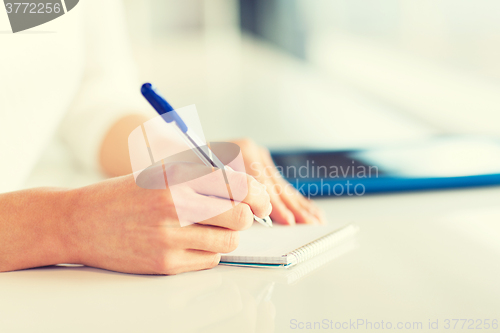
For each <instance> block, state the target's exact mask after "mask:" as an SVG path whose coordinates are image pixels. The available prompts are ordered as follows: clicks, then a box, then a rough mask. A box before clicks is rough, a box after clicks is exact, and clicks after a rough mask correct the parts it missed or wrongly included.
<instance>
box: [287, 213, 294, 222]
mask: <svg viewBox="0 0 500 333" xmlns="http://www.w3.org/2000/svg"><path fill="white" fill-rule="evenodd" d="M286 222H287V223H288V224H290V225H294V224H295V216H294V215H293V213H292V212H290V211H288V213H287V217H286Z"/></svg>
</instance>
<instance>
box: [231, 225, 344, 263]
mask: <svg viewBox="0 0 500 333" xmlns="http://www.w3.org/2000/svg"><path fill="white" fill-rule="evenodd" d="M344 226H345V225H339V224H336V223H335V224H329V225H324V226H323V225H296V226H282V225H277V224H275V225H274V227H273V228H266V227H264V226H262V225H260V224H254V225H253V226H252V227H251V228H250V229H248V230H245V231H242V232H240V243H239V246H238V248H237V249H236V250H234V251H233V252H231V253H228V254H223V255H222V259H221V261H223V262H242V263H245V262H246V263H276V264H278V263H281V264H286V263H287V259H286V257H284V256H285V255H286V254H288V253H290V252H292V251H295V250H297V249H299V248H301V247H303V246H304V245H307V244H309V243H311V242H314V241H316V240H318V239H319V238H322V237H324V236H326V235H328V234H331V233H332V232H334V231H336V230H339V229H341V228H342V227H344Z"/></svg>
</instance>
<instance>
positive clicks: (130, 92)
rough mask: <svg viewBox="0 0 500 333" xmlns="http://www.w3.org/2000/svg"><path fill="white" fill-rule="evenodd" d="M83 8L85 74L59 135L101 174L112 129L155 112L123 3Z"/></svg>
mask: <svg viewBox="0 0 500 333" xmlns="http://www.w3.org/2000/svg"><path fill="white" fill-rule="evenodd" d="M79 6H82V7H83V8H82V10H83V11H84V13H83V14H84V38H85V70H84V74H83V78H82V82H81V86H80V88H79V90H78V92H77V93H76V95H75V99H74V100H73V102H72V105H71V107H70V109H69V110H68V113H67V115H66V116H65V118H64V120H63V121H62V123H61V127H60V131H59V133H60V135H61V137H62V140H63V141H64V142H66V143H67V144H68V145H69V147H70V149H71V150H72V151H73V152H74V154H75V157H76V159H77V160H78V161H79V162H80V163H82V164H83V165H84V166H85V167H87V168H91V169H94V170H99V169H100V165H99V151H100V147H101V143H102V141H103V140H104V137H105V135H106V133H107V132H108V130H109V129H110V127H111V126H112V125H113V124H114V123H116V122H117V121H118V120H119V119H121V118H122V117H124V116H126V115H127V114H137V113H144V114H146V115H149V116H153V115H154V114H153V113H147V111H145V110H148V109H149V108H148V105H147V103H146V102H145V101H144V100H143V98H142V96H141V94H140V84H139V82H138V80H137V77H136V72H135V66H134V61H133V58H132V54H131V50H130V46H129V44H128V37H127V31H126V25H125V17H124V10H123V7H122V4H121V2H120V0H106V1H102V0H100V1H99V0H85V1H81V2H80V4H79Z"/></svg>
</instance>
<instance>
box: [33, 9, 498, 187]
mask: <svg viewBox="0 0 500 333" xmlns="http://www.w3.org/2000/svg"><path fill="white" fill-rule="evenodd" d="M123 2H124V7H125V14H126V20H127V25H128V31H129V36H130V41H131V45H132V51H133V55H134V57H135V60H136V63H137V67H138V70H139V76H140V80H141V82H152V83H154V84H155V85H156V86H157V87H158V88H159V89H160V91H161V92H162V94H163V95H164V96H165V97H166V98H167V99H168V100H169V101H170V102H171V103H172V105H174V107H177V108H180V107H183V106H187V105H191V104H195V105H196V107H197V109H198V114H199V115H200V119H201V122H202V125H203V128H204V131H205V137H206V138H207V140H209V141H218V140H219V141H220V140H229V139H236V138H241V137H250V138H252V139H253V140H255V141H256V142H257V143H259V144H262V145H265V146H268V147H269V148H271V149H274V148H277V149H283V148H316V149H336V148H360V147H370V146H379V145H384V144H393V143H405V142H409V143H411V142H414V141H420V140H422V139H426V138H429V137H432V136H437V135H450V134H474V135H476V134H479V135H488V136H495V137H500V20H499V19H498V18H499V17H500V2H499V1H496V0H479V1H473V0H454V1H451V0H183V1H174V0H123ZM61 149H62V148H61ZM58 154H59V155H63V154H61V153H58ZM45 155H46V158H45V159H44V160H42V161H41V162H40V165H39V167H38V169H37V170H35V171H34V173H33V176H32V178H31V180H30V181H28V182H27V184H26V187H35V186H46V185H47V184H50V185H52V186H54V185H57V184H60V185H61V186H68V184H72V185H73V186H83V185H86V184H90V183H92V182H95V181H97V180H99V179H101V178H96V177H97V176H96V177H94V176H92V177H93V178H92V177H90V178H85V177H87V176H85V177H81V176H79V177H73V176H67V177H66V176H64V177H63V176H61V174H60V172H58V171H57V169H55V168H54V167H53V165H52V164H51V163H52V162H51V159H55V155H56V152H55V151H54V152H52V151H51V150H50V149H49V151H48V152H47V153H46V154H45ZM59 159H60V158H59ZM65 163H67V164H68V169H70V168H74V166H72V163H73V162H71V161H67V162H65ZM99 177H102V175H100V176H99ZM47 179H50V180H51V182H50V183H47V182H48V181H47ZM75 179H77V180H76V181H75ZM54 180H57V181H58V183H54Z"/></svg>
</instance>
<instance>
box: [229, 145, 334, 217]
mask: <svg viewBox="0 0 500 333" xmlns="http://www.w3.org/2000/svg"><path fill="white" fill-rule="evenodd" d="M233 143H235V144H237V145H238V146H239V147H240V148H241V151H242V154H243V159H244V161H245V169H246V172H247V173H248V174H249V175H251V176H253V177H255V178H256V179H257V180H258V181H259V182H261V183H262V184H264V185H265V186H266V188H267V191H268V193H269V196H270V197H271V204H272V206H273V211H272V213H271V219H272V220H273V221H274V222H277V223H281V224H290V225H291V224H295V223H307V224H324V223H326V220H325V218H324V215H323V212H322V211H321V210H320V209H319V208H317V207H316V205H314V203H313V202H311V201H310V200H308V199H306V198H305V197H304V196H303V195H302V194H301V193H300V192H298V191H297V190H296V189H295V188H294V187H293V186H292V185H291V184H289V183H288V182H287V181H286V180H285V179H283V177H282V176H281V174H280V173H279V171H278V170H277V169H276V166H275V165H274V163H273V160H272V158H271V155H270V154H269V151H268V150H267V149H265V148H264V147H260V146H258V145H256V144H255V143H254V142H253V141H251V140H248V139H243V140H236V141H233ZM230 165H231V164H230Z"/></svg>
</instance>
